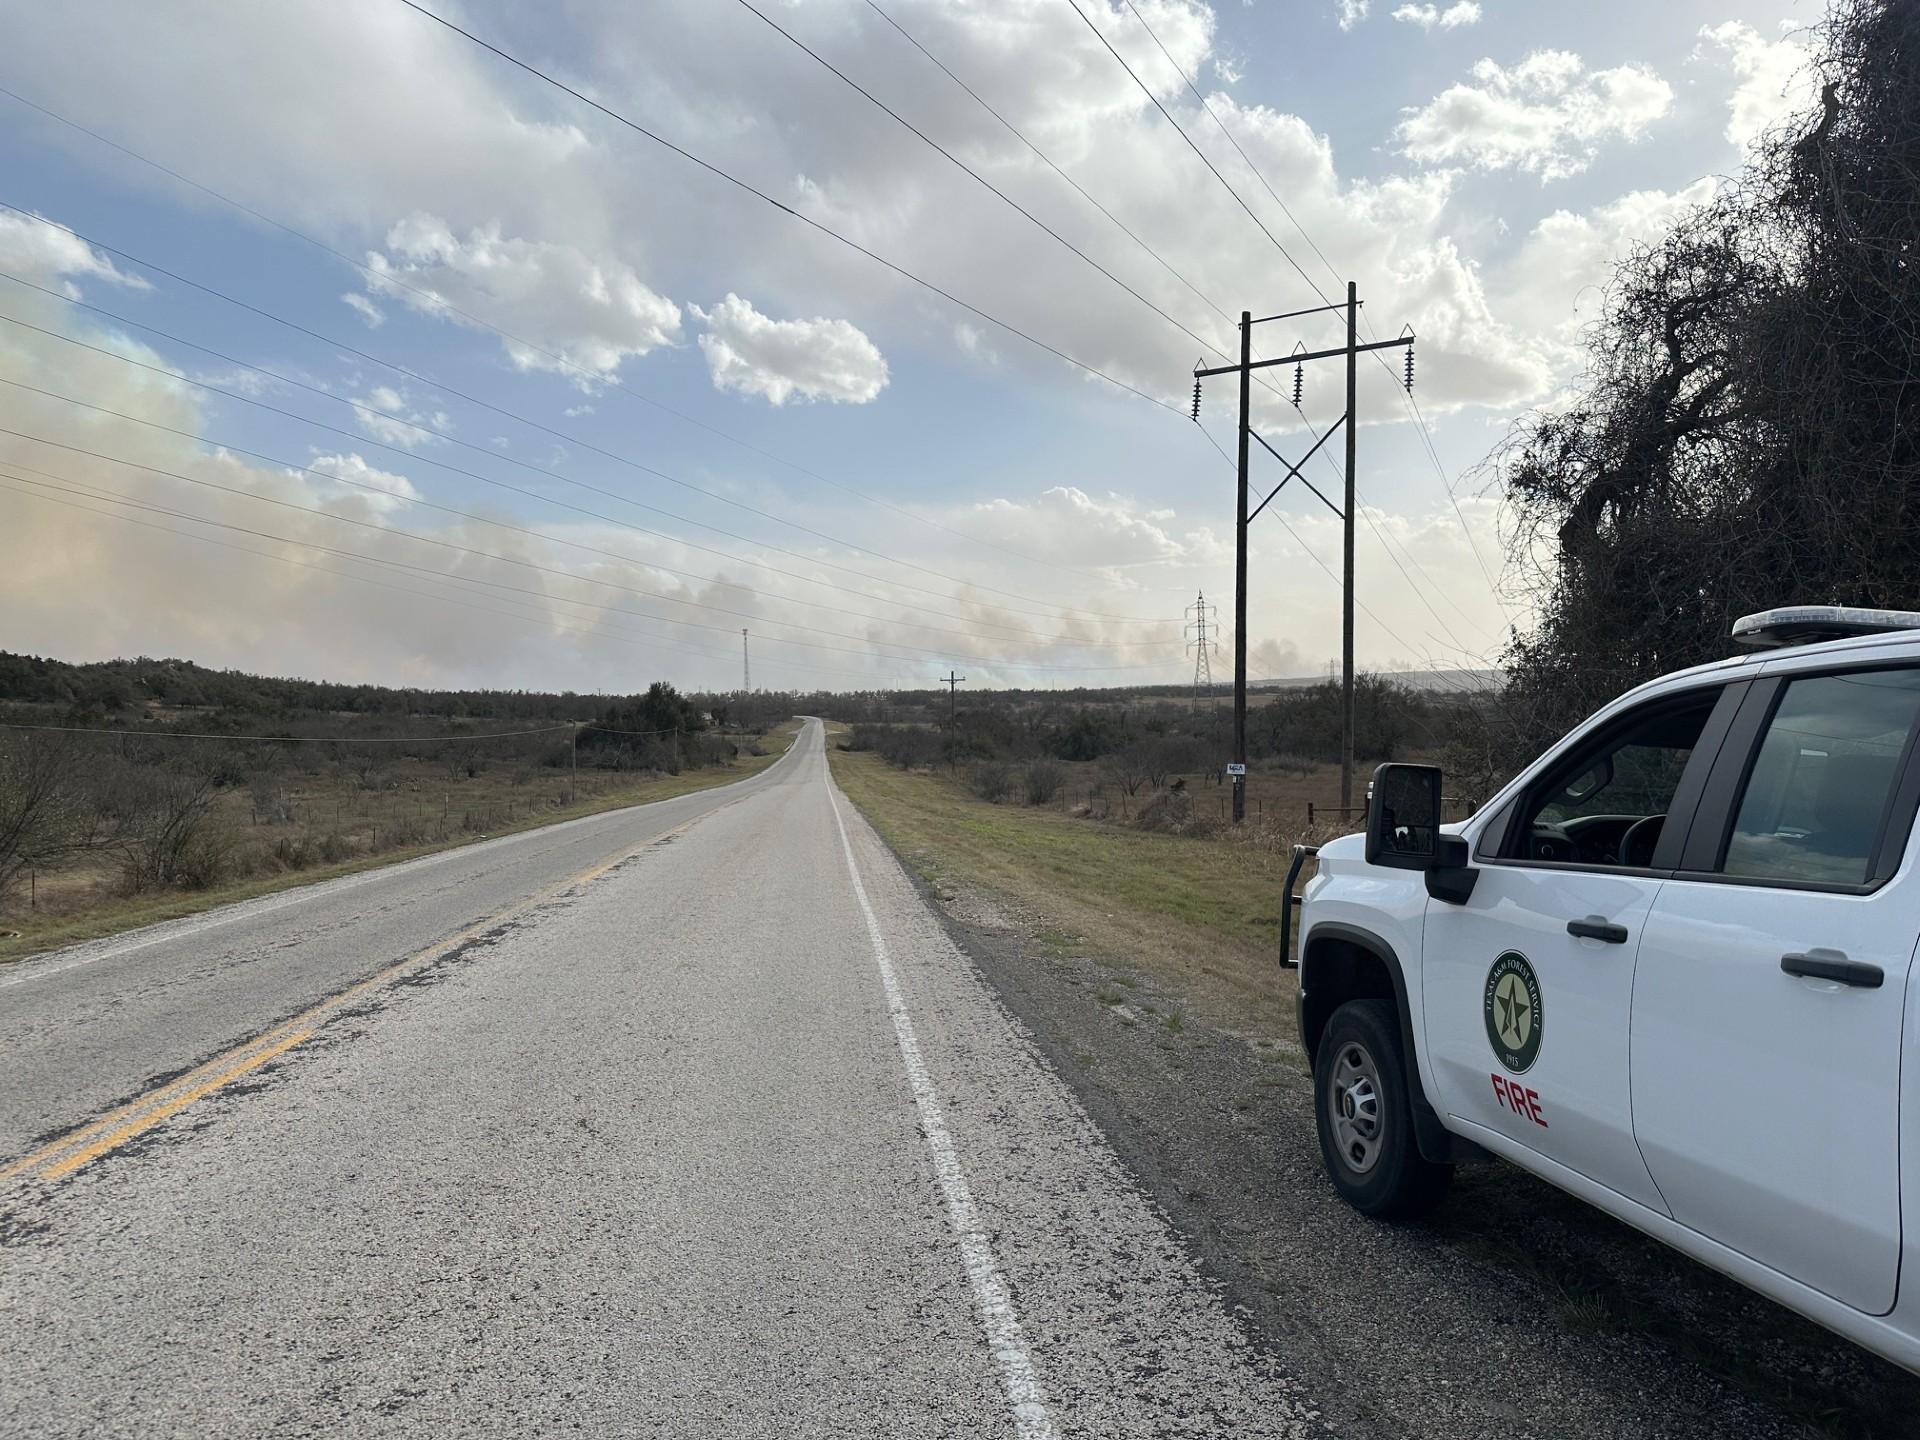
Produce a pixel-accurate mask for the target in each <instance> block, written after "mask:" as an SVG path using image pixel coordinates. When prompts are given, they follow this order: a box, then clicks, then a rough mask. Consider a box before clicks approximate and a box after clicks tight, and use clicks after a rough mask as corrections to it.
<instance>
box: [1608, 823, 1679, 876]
mask: <svg viewBox="0 0 1920 1440" xmlns="http://www.w3.org/2000/svg"><path fill="white" fill-rule="evenodd" d="M1666 821H1667V817H1666V816H1665V815H1647V816H1643V817H1642V818H1640V819H1638V820H1636V821H1634V822H1633V824H1631V825H1629V826H1628V827H1627V828H1626V832H1625V833H1624V834H1622V835H1621V837H1620V849H1619V850H1618V852H1617V853H1616V855H1615V858H1616V859H1617V860H1618V861H1619V862H1620V863H1621V864H1622V865H1633V866H1636V867H1638V866H1646V865H1651V864H1652V863H1653V847H1654V846H1656V845H1658V844H1659V843H1660V829H1661V827H1662V826H1663V825H1665V824H1666ZM1642 843H1644V844H1645V846H1646V853H1645V855H1636V853H1635V847H1636V846H1639V845H1640V844H1642Z"/></svg>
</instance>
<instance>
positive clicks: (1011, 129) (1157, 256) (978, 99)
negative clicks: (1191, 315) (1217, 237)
mask: <svg viewBox="0 0 1920 1440" xmlns="http://www.w3.org/2000/svg"><path fill="white" fill-rule="evenodd" d="M866 3H867V8H869V9H870V10H872V11H873V13H874V14H876V15H878V16H879V17H880V18H881V19H882V20H884V21H886V22H887V24H889V25H891V26H892V27H893V28H894V29H895V30H897V31H898V32H899V33H900V35H901V37H902V38H903V39H905V40H906V42H907V43H908V44H909V45H911V46H913V48H914V49H916V50H918V51H919V52H920V53H921V54H922V55H924V56H926V57H927V59H928V60H930V61H932V62H933V64H934V65H935V66H937V67H938V68H939V70H940V72H941V73H942V74H943V75H945V76H946V77H947V78H948V79H949V80H951V81H953V83H954V84H956V85H958V86H959V87H960V88H961V89H962V90H964V91H966V92H967V94H968V95H969V96H970V97H972V99H973V101H974V103H976V104H977V105H979V107H980V108H981V109H982V110H985V111H986V112H987V113H988V114H989V115H991V116H992V117H993V118H994V119H995V120H998V121H999V122H1000V124H1001V125H1003V126H1005V127H1006V129H1007V132H1008V133H1009V134H1011V135H1012V136H1013V137H1014V139H1016V140H1018V141H1019V142H1020V143H1021V144H1022V145H1024V146H1026V147H1027V149H1029V150H1031V151H1032V152H1033V153H1034V155H1035V156H1036V157H1037V158H1038V159H1039V160H1040V162H1041V163H1042V164H1044V165H1045V166H1046V167H1047V168H1048V169H1049V170H1051V171H1053V173H1054V174H1056V175H1058V176H1059V177H1060V178H1061V179H1062V180H1064V181H1066V182H1067V184H1069V185H1071V186H1072V187H1073V188H1074V191H1075V192H1076V193H1077V194H1079V195H1080V197H1081V198H1082V199H1084V200H1085V201H1086V202H1087V203H1088V204H1089V205H1091V206H1093V208H1094V209H1096V210H1098V211H1099V212H1100V213H1101V214H1102V215H1104V216H1106V217H1107V219H1109V220H1111V221H1112V222H1113V224H1114V226H1115V227H1116V228H1117V229H1118V230H1119V231H1120V233H1121V234H1122V235H1125V236H1126V237H1127V238H1128V239H1129V240H1131V241H1133V243H1134V244H1135V245H1138V246H1139V247H1140V248H1141V249H1142V250H1144V251H1145V252H1146V253H1147V254H1148V255H1149V256H1151V257H1152V258H1153V259H1154V261H1155V262H1157V263H1158V264H1159V266H1160V268H1161V269H1163V270H1165V271H1166V272H1167V273H1168V274H1169V275H1171V276H1173V278H1174V279H1176V280H1178V281H1179V282H1180V283H1181V284H1182V285H1184V286H1186V287H1187V289H1189V290H1191V291H1192V292H1193V294H1194V296H1195V297H1196V298H1197V299H1199V300H1200V301H1201V303H1203V304H1204V305H1206V306H1207V307H1208V308H1209V309H1210V310H1212V311H1213V313H1214V314H1216V315H1218V316H1219V317H1220V318H1221V319H1222V320H1224V321H1226V322H1227V323H1228V324H1232V323H1233V317H1232V316H1231V315H1229V314H1227V312H1226V311H1224V310H1222V309H1221V308H1220V307H1219V306H1218V305H1216V304H1214V302H1213V301H1212V300H1210V299H1208V298H1207V296H1206V294H1205V293H1204V292H1203V291H1202V290H1201V289H1200V287H1199V286H1197V285H1195V284H1194V283H1193V282H1192V281H1191V280H1189V279H1187V277H1186V276H1185V275H1182V274H1181V273H1180V272H1179V271H1178V270H1176V269H1174V267H1173V265H1172V263H1171V262H1170V261H1168V260H1167V258H1166V257H1165V256H1163V255H1162V254H1161V253H1160V252H1159V251H1158V250H1156V249H1154V248H1153V246H1151V245H1149V244H1148V243H1147V242H1146V241H1145V240H1142V239H1141V238H1140V237H1139V236H1138V235H1136V234H1135V233H1134V232H1133V231H1132V230H1131V229H1129V228H1128V226H1127V224H1126V222H1125V221H1123V220H1121V218H1120V217H1119V216H1118V215H1115V214H1114V213H1113V211H1111V210H1109V209H1108V208H1107V207H1106V206H1105V205H1102V204H1101V203H1100V202H1099V201H1098V200H1096V199H1094V197H1093V196H1092V195H1090V194H1089V193H1088V192H1087V189H1086V187H1085V186H1083V185H1082V184H1081V183H1080V182H1079V181H1078V180H1076V179H1074V178H1073V176H1071V175H1069V174H1068V173H1067V172H1066V171H1065V170H1063V169H1061V168H1060V166H1059V165H1057V164H1056V163H1054V160H1053V157H1052V156H1050V155H1048V154H1047V152H1046V151H1044V150H1042V149H1041V148H1040V147H1039V146H1038V145H1036V144H1034V143H1033V141H1032V140H1030V139H1028V138H1027V136H1026V135H1025V134H1024V133H1023V132H1022V131H1021V130H1020V128H1019V127H1018V126H1016V125H1015V124H1014V123H1013V122H1012V121H1011V120H1009V119H1007V117H1006V116H1004V115H1002V114H1001V113H1000V112H999V111H998V110H996V109H995V108H994V107H993V106H992V105H991V104H989V103H988V101H987V100H986V98H985V97H984V96H982V95H981V94H980V92H979V91H977V90H975V89H974V88H973V87H972V86H971V85H969V84H968V83H967V82H966V81H965V80H962V79H961V78H960V77H959V76H958V75H957V74H955V73H954V72H953V70H952V69H951V68H950V67H949V66H948V65H947V63H946V62H945V61H944V60H942V59H941V58H940V57H939V56H938V55H935V54H934V53H933V52H932V51H931V50H929V49H927V47H926V46H925V45H923V44H921V43H920V41H919V39H917V38H916V37H915V36H914V35H913V33H912V32H911V31H909V30H907V29H906V27H905V26H903V25H901V23H900V22H899V21H898V20H896V19H894V18H893V16H891V15H890V14H888V13H887V12H886V11H885V10H883V9H881V8H880V5H879V4H878V0H866ZM1209 348H1212V349H1214V350H1215V352H1216V353H1218V347H1209Z"/></svg>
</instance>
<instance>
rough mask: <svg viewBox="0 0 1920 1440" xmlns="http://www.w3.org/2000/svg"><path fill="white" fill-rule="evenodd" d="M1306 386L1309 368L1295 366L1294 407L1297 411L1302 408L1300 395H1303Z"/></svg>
mask: <svg viewBox="0 0 1920 1440" xmlns="http://www.w3.org/2000/svg"><path fill="white" fill-rule="evenodd" d="M1306 384H1307V367H1306V366H1304V365H1296V366H1294V367H1293V405H1294V408H1295V409H1296V410H1297V409H1299V408H1300V395H1301V392H1302V391H1303V390H1304V389H1305V388H1306Z"/></svg>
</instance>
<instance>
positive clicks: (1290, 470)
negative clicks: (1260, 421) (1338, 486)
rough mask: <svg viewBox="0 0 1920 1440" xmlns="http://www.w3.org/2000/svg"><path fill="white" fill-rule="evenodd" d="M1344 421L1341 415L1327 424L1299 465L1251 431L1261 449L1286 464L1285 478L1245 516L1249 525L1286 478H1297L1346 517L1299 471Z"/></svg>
mask: <svg viewBox="0 0 1920 1440" xmlns="http://www.w3.org/2000/svg"><path fill="white" fill-rule="evenodd" d="M1346 423H1347V417H1346V416H1345V415H1342V416H1341V417H1340V418H1339V419H1338V420H1336V421H1334V422H1333V424H1331V425H1329V426H1328V427H1327V433H1326V434H1324V435H1322V436H1321V437H1320V438H1319V439H1318V440H1316V441H1314V442H1313V449H1312V450H1309V451H1307V453H1306V454H1304V455H1302V456H1301V457H1300V464H1299V465H1296V464H1294V463H1293V461H1291V460H1289V459H1287V457H1286V456H1284V455H1282V454H1281V453H1280V452H1279V451H1278V450H1276V449H1274V448H1273V446H1271V445H1269V444H1267V438H1266V436H1264V435H1262V434H1261V433H1260V432H1259V431H1258V430H1255V431H1254V432H1253V438H1254V439H1256V440H1258V441H1259V442H1260V447H1261V449H1263V450H1265V451H1266V452H1267V453H1268V454H1269V455H1271V456H1273V458H1274V459H1276V460H1278V461H1279V462H1280V463H1281V464H1282V465H1284V466H1286V467H1287V474H1286V479H1283V480H1282V481H1281V482H1280V483H1279V484H1278V485H1276V486H1274V487H1273V489H1272V490H1270V491H1268V492H1267V498H1266V499H1265V500H1262V501H1261V502H1260V503H1259V504H1258V505H1256V506H1255V507H1254V510H1253V514H1251V515H1249V516H1247V523H1248V524H1249V525H1251V524H1252V523H1253V522H1254V521H1255V520H1256V519H1257V518H1258V517H1259V515H1260V512H1261V511H1262V510H1264V509H1266V508H1267V504H1268V502H1269V501H1271V500H1272V499H1273V497H1274V496H1275V495H1278V494H1279V493H1280V492H1281V491H1282V490H1284V489H1285V488H1286V485H1287V481H1288V480H1298V481H1299V482H1300V483H1301V484H1302V485H1304V486H1306V487H1307V489H1309V490H1311V491H1313V493H1314V494H1315V495H1319V496H1320V503H1321V504H1322V505H1324V506H1326V507H1327V509H1329V510H1331V511H1333V513H1334V514H1335V515H1337V516H1339V518H1340V519H1342V520H1344V519H1346V518H1347V517H1346V516H1345V515H1343V514H1341V511H1340V507H1339V506H1338V505H1336V504H1334V503H1333V502H1332V501H1331V500H1329V499H1327V497H1326V496H1325V495H1321V494H1320V487H1319V486H1318V485H1316V484H1314V483H1313V482H1312V481H1311V480H1309V479H1307V477H1306V476H1304V475H1302V474H1301V473H1300V466H1301V465H1305V464H1306V463H1307V461H1309V460H1311V459H1312V458H1313V456H1314V451H1316V450H1318V449H1319V448H1320V447H1321V446H1322V445H1324V444H1326V443H1327V441H1329V440H1331V439H1332V438H1333V434H1334V431H1336V430H1338V429H1339V428H1340V427H1341V426H1342V425H1344V424H1346Z"/></svg>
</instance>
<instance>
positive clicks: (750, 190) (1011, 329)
mask: <svg viewBox="0 0 1920 1440" xmlns="http://www.w3.org/2000/svg"><path fill="white" fill-rule="evenodd" d="M399 3H400V4H402V5H404V6H406V7H407V8H408V9H409V10H413V11H416V12H417V13H419V14H421V15H424V16H425V17H426V18H427V19H429V20H431V21H433V23H434V24H436V25H440V26H444V27H445V28H446V29H448V30H451V31H453V32H454V34H456V35H459V36H462V37H464V38H465V39H467V40H470V41H472V42H473V43H474V44H475V45H478V46H479V47H480V48H481V49H482V50H486V51H489V52H491V53H492V54H494V55H497V56H499V57H500V58H501V59H502V60H504V61H506V62H507V63H508V64H509V65H512V66H514V67H515V68H517V69H520V70H523V71H525V72H526V73H527V74H529V75H531V76H533V77H534V78H535V79H536V80H543V81H545V82H546V83H547V84H549V85H551V86H553V87H554V89H556V90H560V91H562V92H564V93H566V94H568V95H571V96H572V97H573V98H574V99H575V100H578V101H579V102H580V103H581V104H582V105H586V106H589V107H591V108H592V109H594V110H597V111H599V112H600V113H601V114H602V115H605V116H606V117H607V118H608V119H609V120H613V121H616V122H617V123H619V124H621V125H624V126H626V127H627V128H628V129H629V130H631V131H633V132H634V133H635V134H636V135H642V136H645V137H646V138H647V139H648V140H651V141H653V143H654V144H656V145H658V146H660V147H662V148H663V149H666V150H670V151H672V152H673V153H674V154H675V155H678V156H679V157H680V158H681V159H683V160H686V161H688V162H689V163H691V164H694V165H697V166H699V167H700V168H701V169H702V170H705V171H707V172H708V173H709V174H711V175H714V176H716V177H718V178H719V179H721V180H724V181H726V182H727V183H728V184H729V185H732V186H734V187H736V188H738V189H740V190H743V191H745V192H746V193H747V194H749V195H751V196H753V197H754V198H755V199H757V200H760V201H763V202H765V203H766V204H768V205H771V206H773V208H774V209H776V210H778V211H780V212H781V213H782V214H784V215H787V216H790V217H792V218H793V219H795V220H797V221H799V222H800V223H801V224H802V225H805V226H806V227H807V228H808V229H810V230H815V231H818V232H819V233H820V234H822V235H825V236H826V237H827V238H829V239H830V240H834V241H837V242H838V243H840V244H841V245H844V246H846V248H847V249H849V250H852V251H854V252H855V253H857V254H859V255H863V256H865V257H866V258H867V259H869V260H871V261H873V262H874V263H875V264H876V265H879V266H882V267H884V268H885V269H887V270H889V271H891V272H892V273H893V274H895V275H898V276H900V277H901V278H902V279H904V280H908V281H911V282H912V283H913V284H915V285H918V286H919V287H920V288H921V289H923V290H926V291H928V292H929V293H931V294H934V295H938V296H939V297H940V298H941V299H942V300H945V301H946V302H947V303H948V304H950V305H956V306H958V307H959V308H960V309H962V310H965V311H966V312H967V313H968V314H970V315H974V316H977V317H979V318H980V319H982V320H984V321H986V322H987V323H988V324H989V325H992V326H993V327H994V328H995V329H998V330H1004V331H1006V332H1007V334H1009V335H1012V336H1014V337H1015V338H1016V339H1019V340H1024V341H1026V343H1027V344H1029V345H1032V346H1034V347H1035V348H1036V349H1039V350H1044V351H1046V352H1047V353H1048V354H1049V355H1052V356H1054V357H1055V358H1056V359H1059V360H1064V361H1066V363H1067V364H1069V365H1071V366H1073V367H1074V368H1075V369H1077V370H1084V371H1085V372H1086V373H1087V374H1089V375H1092V376H1094V377H1095V378H1097V379H1100V380H1104V381H1106V382H1107V383H1108V384H1109V385H1112V386H1114V387H1116V388H1117V389H1121V390H1125V391H1126V392H1127V393H1128V394H1130V395H1136V396H1138V397H1139V398H1140V399H1142V400H1145V401H1146V402H1147V403H1148V404H1149V405H1157V406H1159V407H1160V408H1161V409H1162V410H1165V411H1167V412H1168V413H1170V414H1173V415H1180V414H1181V413H1182V412H1181V411H1180V409H1179V408H1178V407H1177V406H1174V405H1170V404H1168V403H1167V402H1166V401H1165V400H1162V399H1160V398H1159V397H1158V396H1155V395H1149V394H1148V393H1147V392H1146V391H1144V390H1142V389H1140V388H1139V387H1137V386H1134V385H1129V384H1128V383H1127V382H1126V381H1125V380H1121V379H1118V378H1117V377H1115V376H1113V375H1109V374H1108V373H1107V372H1106V371H1105V370H1102V369H1100V368H1099V367H1098V366H1097V365H1089V364H1088V363H1087V362H1086V361H1084V360H1077V359H1075V358H1074V357H1073V356H1071V355H1069V354H1067V352H1066V351H1064V350H1061V349H1059V348H1058V347H1056V346H1053V345H1049V344H1048V343H1047V342H1046V341H1044V340H1041V339H1038V338H1036V337H1035V336H1033V335H1031V334H1029V333H1028V332H1027V331H1025V330H1022V329H1021V328H1020V327H1019V326H1017V325H1014V324H1012V323H1010V322H1008V321H1006V320H1002V319H1001V318H1000V317H999V316H997V315H992V314H989V313H988V312H987V311H985V310H982V309H981V308H980V307H979V306H978V305H974V304H972V303H970V302H968V301H966V300H962V299H961V298H960V297H959V296H958V295H955V294H954V293H953V292H952V291H950V290H946V289H943V288H942V287H940V286H939V285H936V284H935V283H934V282H933V281H931V280H928V279H925V278H924V277H922V276H919V275H916V274H915V273H914V272H913V271H911V270H909V269H907V268H906V267H905V266H904V265H900V264H897V263H895V262H894V261H892V260H889V259H887V258H886V257H885V256H884V255H881V254H879V253H877V252H876V251H873V250H869V249H868V248H867V247H866V246H864V245H862V244H861V243H860V242H859V241H857V240H853V239H850V238H849V237H847V236H845V235H842V234H841V233H840V232H839V231H838V230H835V229H833V228H832V227H831V226H828V225H825V224H822V223H821V222H820V221H818V220H815V219H813V218H812V217H811V216H808V215H803V214H802V213H801V212H800V211H798V210H796V209H794V208H793V207H792V206H791V205H787V204H783V203H782V202H781V201H779V200H776V199H774V198H773V196H771V195H769V194H767V192H766V191H764V190H761V189H758V188H756V187H755V186H753V185H750V184H748V183H747V182H746V181H745V180H742V179H740V178H739V177H738V176H736V175H733V174H730V173H729V172H727V171H726V170H723V169H721V168H720V167H719V166H718V165H716V164H714V163H713V162H712V161H711V160H704V159H702V158H701V157H700V156H698V155H696V154H694V153H693V152H692V151H691V150H687V149H685V148H683V147H682V146H679V145H676V144H674V143H673V141H671V140H668V139H666V138H665V137H664V136H661V135H658V134H655V133H654V132H653V131H651V130H649V129H647V127H646V126H644V125H642V124H640V123H639V122H637V121H635V120H630V119H628V118H627V117H626V116H625V115H622V114H621V113H620V112H619V111H617V110H613V109H610V108H609V107H607V106H605V105H602V104H601V103H600V102H599V101H598V100H594V99H591V98H589V97H588V96H586V95H583V94H582V93H581V92H580V91H578V90H575V89H574V88H573V87H572V86H571V85H568V84H566V83H565V82H564V81H560V80H556V79H555V78H554V77H553V76H551V75H549V74H547V73H546V72H545V71H543V70H540V69H538V68H537V67H535V66H533V65H529V64H528V63H527V62H526V61H524V60H522V59H520V58H519V57H517V56H514V55H510V54H508V53H507V52H506V51H505V50H502V49H501V48H500V47H499V46H498V45H494V44H491V43H489V42H488V41H485V40H482V39H481V38H480V37H479V36H478V35H475V34H474V33H473V32H472V31H470V30H463V29H461V27H460V26H458V25H456V24H454V23H453V22H452V21H451V20H448V19H446V18H445V17H444V16H440V15H436V14H434V13H433V12H432V11H431V10H428V9H427V8H426V7H425V6H422V5H417V4H415V3H414V0H399ZM1183 418H1184V417H1183Z"/></svg>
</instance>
